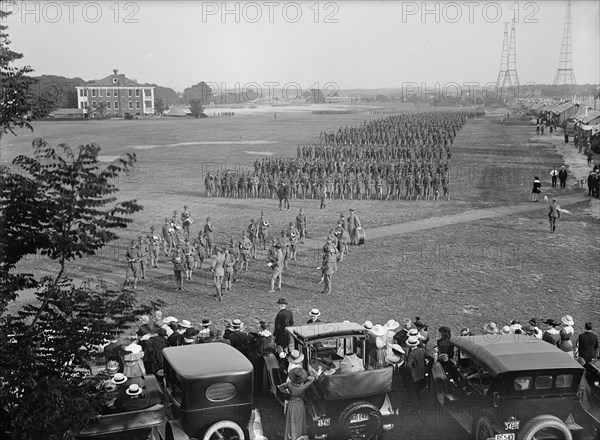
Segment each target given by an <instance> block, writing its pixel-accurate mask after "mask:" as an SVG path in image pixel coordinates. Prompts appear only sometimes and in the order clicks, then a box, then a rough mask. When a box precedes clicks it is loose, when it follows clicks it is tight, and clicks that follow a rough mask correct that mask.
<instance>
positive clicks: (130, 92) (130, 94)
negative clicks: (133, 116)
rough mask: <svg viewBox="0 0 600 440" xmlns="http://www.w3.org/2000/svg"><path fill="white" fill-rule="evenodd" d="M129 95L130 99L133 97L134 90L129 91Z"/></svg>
mask: <svg viewBox="0 0 600 440" xmlns="http://www.w3.org/2000/svg"><path fill="white" fill-rule="evenodd" d="M127 93H128V94H129V97H130V98H131V97H132V96H133V90H131V89H127Z"/></svg>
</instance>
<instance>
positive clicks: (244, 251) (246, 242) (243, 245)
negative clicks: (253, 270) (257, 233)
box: [240, 232, 252, 271]
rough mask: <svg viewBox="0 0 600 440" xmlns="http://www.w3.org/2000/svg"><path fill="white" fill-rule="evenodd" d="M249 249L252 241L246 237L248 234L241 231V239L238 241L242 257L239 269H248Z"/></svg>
mask: <svg viewBox="0 0 600 440" xmlns="http://www.w3.org/2000/svg"><path fill="white" fill-rule="evenodd" d="M251 249H252V242H251V241H250V239H249V238H248V234H247V233H246V232H242V240H241V241H240V254H241V257H242V267H241V269H244V270H246V271H248V259H249V257H250V250H251ZM244 266H245V267H244Z"/></svg>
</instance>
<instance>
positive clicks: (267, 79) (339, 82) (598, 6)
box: [0, 0, 600, 91]
mask: <svg viewBox="0 0 600 440" xmlns="http://www.w3.org/2000/svg"><path fill="white" fill-rule="evenodd" d="M566 5H567V2H566V1H537V2H512V1H511V2H508V1H507V2H494V1H471V2H468V1H458V2H427V3H423V2H421V1H418V2H411V1H405V2H399V1H398V2H392V1H388V2H374V1H369V2H367V1H352V2H318V3H317V2H298V3H296V2H292V1H277V0H274V1H271V2H269V1H266V0H265V1H257V2H230V3H226V4H225V3H222V2H220V1H219V2H192V1H187V2H178V1H162V2H160V1H135V2H113V1H111V2H88V1H56V2H19V3H16V4H10V3H6V2H5V1H2V2H1V3H0V8H2V9H3V10H14V11H15V13H14V14H13V15H12V16H11V17H9V18H8V20H6V22H5V24H7V25H8V26H9V29H8V32H9V34H10V39H11V41H12V48H13V50H16V51H18V52H21V53H23V54H24V59H23V61H22V62H23V63H24V64H29V65H30V66H31V67H32V68H33V69H34V70H35V74H36V75H41V74H54V75H62V76H66V77H76V76H77V77H81V78H83V79H85V80H91V79H100V78H103V77H105V76H108V75H109V74H111V73H112V69H119V73H123V74H125V75H126V76H128V77H130V78H134V79H136V80H138V81H139V82H148V83H157V84H159V85H163V86H167V87H172V88H173V89H175V90H177V91H183V89H184V88H185V87H188V86H190V85H193V84H196V83H198V82H199V81H206V82H213V83H219V84H221V83H225V84H226V88H228V89H234V88H235V83H236V82H238V83H240V84H241V85H242V86H243V85H245V84H248V83H250V82H256V83H258V84H259V85H261V86H263V85H264V84H266V83H278V84H279V85H284V84H286V83H290V82H295V83H297V84H298V85H299V86H300V87H301V88H302V89H308V88H309V87H311V86H313V87H314V86H315V84H318V85H319V86H320V87H321V88H323V87H324V85H325V84H326V83H333V84H336V86H337V87H339V88H341V89H348V88H382V87H401V86H402V85H403V84H406V83H419V84H421V83H425V85H426V86H427V87H434V86H435V84H436V83H439V84H442V85H443V84H446V83H449V82H456V83H458V84H464V83H468V82H475V83H480V84H482V85H483V84H487V83H489V82H495V81H496V78H497V76H498V71H499V68H500V58H501V51H502V41H503V33H504V22H508V21H510V20H511V19H512V18H513V16H515V13H516V14H517V15H516V19H517V25H516V42H517V71H518V74H519V79H520V82H521V83H522V84H523V83H528V82H533V83H552V81H553V80H554V76H555V74H556V69H557V67H558V60H559V54H560V48H561V41H562V36H563V26H564V21H565V12H566ZM599 17H600V2H597V1H574V2H573V3H572V23H573V26H572V30H573V32H572V35H573V68H574V72H575V77H576V79H577V82H578V84H586V83H591V84H597V83H599V82H600V61H599V53H600V42H599V40H600V35H599V32H600V31H599V29H600V18H599ZM265 87H268V86H265Z"/></svg>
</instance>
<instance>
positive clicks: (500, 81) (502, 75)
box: [496, 23, 508, 88]
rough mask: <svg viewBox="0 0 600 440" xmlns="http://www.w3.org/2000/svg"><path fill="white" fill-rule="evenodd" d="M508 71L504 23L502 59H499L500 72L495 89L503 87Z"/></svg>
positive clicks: (506, 35)
mask: <svg viewBox="0 0 600 440" xmlns="http://www.w3.org/2000/svg"><path fill="white" fill-rule="evenodd" d="M507 70H508V23H504V42H503V43H502V58H501V59H500V72H498V79H497V80H496V87H498V88H500V87H502V86H503V84H504V81H505V80H506V71H507Z"/></svg>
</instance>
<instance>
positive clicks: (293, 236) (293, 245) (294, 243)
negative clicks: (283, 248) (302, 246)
mask: <svg viewBox="0 0 600 440" xmlns="http://www.w3.org/2000/svg"><path fill="white" fill-rule="evenodd" d="M287 234H288V237H289V242H290V259H291V260H294V261H296V253H297V252H298V238H299V237H300V232H298V229H296V227H295V226H294V223H293V222H290V225H289V229H288V232H287Z"/></svg>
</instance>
